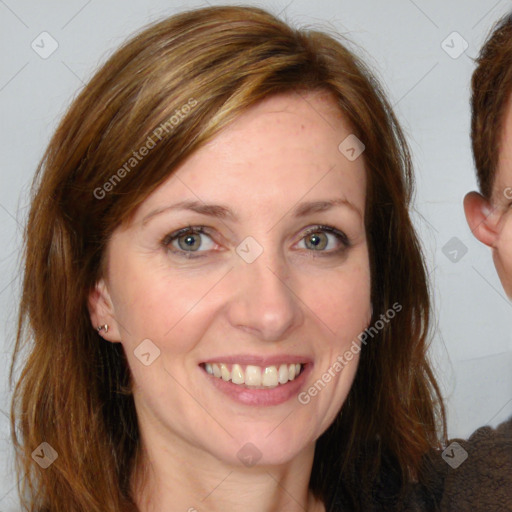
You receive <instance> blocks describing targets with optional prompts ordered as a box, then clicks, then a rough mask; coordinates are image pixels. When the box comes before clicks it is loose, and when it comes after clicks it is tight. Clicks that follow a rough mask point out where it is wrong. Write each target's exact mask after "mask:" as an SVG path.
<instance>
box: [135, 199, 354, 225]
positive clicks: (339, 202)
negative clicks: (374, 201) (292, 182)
mask: <svg viewBox="0 0 512 512" xmlns="http://www.w3.org/2000/svg"><path fill="white" fill-rule="evenodd" d="M335 207H348V208H350V209H351V210H352V211H354V212H355V213H357V214H358V215H359V216H360V217H361V218H362V214H361V212H360V211H359V208H357V207H356V206H355V205H354V204H353V203H351V202H350V201H349V200H347V199H343V198H335V199H327V200H324V201H308V202H304V203H300V204H299V205H297V206H296V207H295V208H294V209H293V215H294V216H295V217H297V218H301V217H306V216H307V215H310V214H311V213H317V212H324V211H327V210H330V209H332V208H335ZM176 210H190V211H193V212H196V213H199V214H201V215H207V216H209V217H215V218H218V219H223V220H231V221H233V222H238V217H237V215H236V214H235V213H234V212H233V210H231V209H230V208H229V207H228V206H224V205H220V204H206V203H203V202H201V201H193V200H190V201H180V202H179V203H176V204H173V205H170V206H164V207H162V208H157V209H155V210H153V211H151V212H150V213H148V214H147V215H146V216H145V217H144V218H143V219H142V225H145V224H147V222H149V220H150V219H152V218H153V217H156V216H157V215H160V214H161V213H164V212H168V211H176Z"/></svg>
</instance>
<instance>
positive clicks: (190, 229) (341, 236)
mask: <svg viewBox="0 0 512 512" xmlns="http://www.w3.org/2000/svg"><path fill="white" fill-rule="evenodd" d="M206 229H207V228H206V227H205V226H190V225H189V226H187V227H186V228H182V229H179V230H177V231H174V232H173V233H169V234H168V235H166V236H165V237H164V238H163V239H162V241H161V244H162V245H163V247H164V248H165V249H166V250H167V251H169V252H171V253H173V254H176V255H178V256H181V257H183V258H186V259H196V258H202V257H204V256H205V255H204V254H200V253H201V252H208V251H183V250H180V249H171V243H172V242H174V241H175V240H177V239H179V238H181V237H182V236H184V235H188V234H194V235H195V234H205V235H207V236H208V237H210V238H212V237H211V236H210V235H209V234H208V233H207V232H206ZM320 232H327V233H330V234H332V235H334V236H335V237H336V238H337V239H338V241H339V242H341V245H342V246H341V247H340V248H339V249H335V250H331V251H313V250H308V249H306V250H307V251H308V252H313V253H314V252H318V255H319V256H321V257H330V256H337V255H339V254H340V253H343V252H344V251H345V250H346V249H348V248H349V247H351V242H350V240H349V239H348V237H347V235H345V233H343V232H342V231H339V230H338V229H336V228H333V227H332V226H325V225H323V224H318V225H316V226H313V227H311V228H309V229H307V230H306V232H305V233H304V235H303V237H302V238H301V240H303V239H304V238H306V237H307V236H308V235H312V234H314V233H320ZM212 240H213V239H212ZM197 253H199V254H197ZM322 253H323V254H322Z"/></svg>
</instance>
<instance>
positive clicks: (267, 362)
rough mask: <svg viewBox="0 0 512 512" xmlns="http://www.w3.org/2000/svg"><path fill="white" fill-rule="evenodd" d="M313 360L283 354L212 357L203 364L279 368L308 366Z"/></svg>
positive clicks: (306, 357)
mask: <svg viewBox="0 0 512 512" xmlns="http://www.w3.org/2000/svg"><path fill="white" fill-rule="evenodd" d="M311 362H312V359H311V357H308V356H301V355H293V354H282V355H275V356H260V355H249V354H240V355H238V356H233V355H230V356H219V357H214V358H213V357H212V358H210V359H207V360H205V361H203V364H206V363H210V364H213V363H227V364H236V363H238V364H243V365H248V364H250V365H254V366H262V367H267V366H277V365H280V364H296V363H302V364H307V363H311Z"/></svg>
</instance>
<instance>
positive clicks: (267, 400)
mask: <svg viewBox="0 0 512 512" xmlns="http://www.w3.org/2000/svg"><path fill="white" fill-rule="evenodd" d="M312 366H313V365H312V364H311V363H307V364H306V365H305V366H304V369H303V370H302V373H301V374H300V375H299V376H298V377H296V378H295V379H293V380H290V381H288V382H287V383H286V384H278V385H277V386H276V387H275V388H268V389H251V388H246V387H244V386H243V385H239V384H233V383H232V382H231V381H225V380H224V379H221V378H219V377H214V376H213V375H210V374H209V373H207V372H206V371H205V370H204V368H201V371H202V372H203V373H204V375H205V376H206V377H207V379H208V380H209V381H210V382H211V383H212V384H213V385H214V386H215V387H216V388H217V389H218V390H219V391H221V392H222V393H224V394H225V395H227V396H228V397H230V398H231V399H233V400H235V401H236V402H239V403H242V404H244V405H262V406H267V405H279V404H283V403H285V402H287V401H288V400H290V399H291V398H293V397H295V396H297V395H298V393H299V391H300V388H301V387H302V386H303V385H304V382H305V381H306V378H307V376H308V375H309V373H310V372H311V367H312Z"/></svg>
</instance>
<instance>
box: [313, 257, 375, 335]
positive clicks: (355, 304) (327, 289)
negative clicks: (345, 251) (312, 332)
mask: <svg viewBox="0 0 512 512" xmlns="http://www.w3.org/2000/svg"><path fill="white" fill-rule="evenodd" d="M370 288H371V287H370V271H369V264H368V261H367V259H365V258H361V260H360V263H357V264H355V265H350V266H346V267H340V269H338V270H337V271H333V272H332V273H329V274H325V275H324V276H322V278H321V279H319V280H318V281H316V282H315V280H314V279H312V280H308V283H307V285H305V289H306V290H308V291H307V292H305V293H304V297H305V301H304V302H305V303H306V304H308V305H311V306H310V307H311V309H312V310H313V311H314V312H315V313H316V314H317V316H318V318H319V319H320V320H322V321H323V322H324V324H325V325H326V326H327V327H328V328H329V330H330V331H331V332H332V333H333V334H336V335H338V334H339V335H341V336H342V338H343V339H345V338H346V336H347V335H349V334H354V332H356V334H358V333H359V331H360V330H362V329H364V328H365V327H366V326H367V323H368V321H369V319H370V317H371V302H370Z"/></svg>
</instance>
